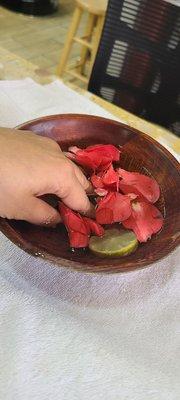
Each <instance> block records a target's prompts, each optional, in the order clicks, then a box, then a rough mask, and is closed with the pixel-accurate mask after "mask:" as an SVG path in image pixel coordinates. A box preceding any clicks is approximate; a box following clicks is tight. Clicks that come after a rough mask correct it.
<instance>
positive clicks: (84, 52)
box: [78, 14, 97, 74]
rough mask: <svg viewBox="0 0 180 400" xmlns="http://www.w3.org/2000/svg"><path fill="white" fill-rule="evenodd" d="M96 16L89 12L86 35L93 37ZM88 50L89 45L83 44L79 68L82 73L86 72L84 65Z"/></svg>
mask: <svg viewBox="0 0 180 400" xmlns="http://www.w3.org/2000/svg"><path fill="white" fill-rule="evenodd" d="M96 18H97V17H96V16H95V15H94V14H89V16H88V21H87V25H86V30H85V37H87V38H91V36H92V32H93V28H94V25H95V21H96ZM88 52H89V49H88V48H87V47H85V46H83V47H82V50H81V55H80V66H79V68H78V71H79V73H80V74H83V72H84V67H85V64H86V59H87V54H88Z"/></svg>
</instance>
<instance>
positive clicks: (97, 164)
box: [69, 144, 120, 171]
mask: <svg viewBox="0 0 180 400" xmlns="http://www.w3.org/2000/svg"><path fill="white" fill-rule="evenodd" d="M69 151H70V152H72V153H73V154H75V160H76V162H77V163H78V164H80V165H82V166H83V167H87V168H90V169H92V170H93V171H95V170H97V169H100V170H102V169H103V168H107V166H109V164H110V163H112V162H113V161H118V160H119V157H120V151H119V150H118V149H117V148H116V147H115V146H113V145H110V144H107V145H101V144H100V145H94V146H89V147H87V148H86V149H79V148H78V147H76V146H72V147H70V148H69Z"/></svg>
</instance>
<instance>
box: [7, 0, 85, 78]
mask: <svg viewBox="0 0 180 400" xmlns="http://www.w3.org/2000/svg"><path fill="white" fill-rule="evenodd" d="M73 9H74V1H73V0H60V5H59V11H58V12H57V13H56V14H54V15H51V16H46V17H32V16H28V15H23V14H19V13H15V12H12V11H9V10H7V9H6V8H3V7H1V6H0V46H1V47H3V48H5V49H7V50H9V51H11V52H13V53H15V54H17V55H18V56H20V57H22V58H24V59H26V60H28V61H30V62H32V63H33V64H35V65H37V66H39V68H43V69H46V70H48V72H49V73H53V74H55V73H56V68H57V63H58V60H59V57H60V53H61V50H62V48H63V44H64V40H65V37H66V34H67V30H68V27H69V24H70V22H71V17H72V13H73ZM83 28H84V20H82V25H81V29H82V30H83ZM76 46H78V45H75V46H74V48H73V50H72V53H71V59H73V58H75V57H76V55H77V54H78V47H76Z"/></svg>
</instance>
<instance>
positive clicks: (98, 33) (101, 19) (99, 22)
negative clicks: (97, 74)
mask: <svg viewBox="0 0 180 400" xmlns="http://www.w3.org/2000/svg"><path fill="white" fill-rule="evenodd" d="M104 20H105V17H104V16H100V17H98V20H97V25H96V28H95V33H94V38H93V49H92V53H91V61H90V69H89V76H90V74H91V71H92V68H93V65H94V61H95V58H96V54H97V50H98V46H99V41H100V38H101V33H102V30H103V25H104Z"/></svg>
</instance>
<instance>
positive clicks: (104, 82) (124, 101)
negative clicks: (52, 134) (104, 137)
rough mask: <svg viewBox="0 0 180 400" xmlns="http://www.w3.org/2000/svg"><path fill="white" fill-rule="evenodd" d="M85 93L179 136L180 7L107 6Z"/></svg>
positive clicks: (155, 1)
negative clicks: (87, 91) (100, 98)
mask: <svg viewBox="0 0 180 400" xmlns="http://www.w3.org/2000/svg"><path fill="white" fill-rule="evenodd" d="M88 89H89V91H90V92H92V93H94V94H96V95H98V96H100V97H102V98H104V99H106V100H108V101H109V102H112V103H114V104H116V105H119V106H120V107H123V108H125V109H126V110H128V111H130V112H132V113H134V114H136V115H139V116H142V117H144V118H145V119H147V120H149V121H152V122H155V123H158V124H160V125H162V126H165V127H167V128H169V129H170V130H172V131H173V132H174V133H176V134H177V135H180V7H178V6H176V5H174V4H171V3H169V2H168V1H165V0H109V4H108V9H107V14H106V19H105V24H104V29H103V32H102V37H101V41H100V45H99V49H98V52H97V56H96V60H95V63H94V67H93V70H92V74H91V77H90V81H89V87H88Z"/></svg>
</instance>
